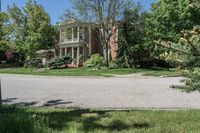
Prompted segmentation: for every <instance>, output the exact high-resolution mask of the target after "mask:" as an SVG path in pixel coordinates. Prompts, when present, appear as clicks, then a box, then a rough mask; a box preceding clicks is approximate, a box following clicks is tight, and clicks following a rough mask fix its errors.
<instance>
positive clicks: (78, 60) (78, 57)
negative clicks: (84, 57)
mask: <svg viewBox="0 0 200 133" xmlns="http://www.w3.org/2000/svg"><path fill="white" fill-rule="evenodd" d="M79 63H80V47H79V46H78V47H77V65H79Z"/></svg>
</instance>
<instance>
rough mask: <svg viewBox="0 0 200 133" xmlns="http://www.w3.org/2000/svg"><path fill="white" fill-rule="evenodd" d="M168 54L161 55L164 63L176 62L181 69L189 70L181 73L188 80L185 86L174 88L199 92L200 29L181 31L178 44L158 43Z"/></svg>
mask: <svg viewBox="0 0 200 133" xmlns="http://www.w3.org/2000/svg"><path fill="white" fill-rule="evenodd" d="M157 44H158V45H161V46H163V47H165V48H167V49H169V51H170V52H165V53H164V54H162V55H161V57H162V58H164V59H165V60H166V61H169V62H176V63H177V64H179V66H180V67H182V68H187V69H189V70H188V71H185V72H184V73H183V75H184V76H186V77H188V78H189V79H186V80H185V86H174V87H177V88H180V89H183V90H186V91H188V92H189V91H194V90H199V91H200V69H199V67H200V27H199V26H197V27H195V28H194V29H193V30H192V31H183V32H182V37H181V38H180V40H179V42H178V43H173V42H165V41H158V42H157ZM193 68H196V69H193Z"/></svg>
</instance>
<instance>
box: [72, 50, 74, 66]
mask: <svg viewBox="0 0 200 133" xmlns="http://www.w3.org/2000/svg"><path fill="white" fill-rule="evenodd" d="M72 60H74V47H72ZM72 64H74V61H72Z"/></svg>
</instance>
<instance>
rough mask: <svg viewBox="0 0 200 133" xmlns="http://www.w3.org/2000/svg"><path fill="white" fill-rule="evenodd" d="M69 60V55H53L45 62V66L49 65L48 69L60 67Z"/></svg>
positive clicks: (68, 62) (70, 60) (69, 61)
mask: <svg viewBox="0 0 200 133" xmlns="http://www.w3.org/2000/svg"><path fill="white" fill-rule="evenodd" d="M71 62H72V58H71V56H69V55H66V56H62V57H54V58H53V59H51V60H49V61H48V62H47V67H49V68H50V69H60V68H61V66H62V65H65V64H70V63H71Z"/></svg>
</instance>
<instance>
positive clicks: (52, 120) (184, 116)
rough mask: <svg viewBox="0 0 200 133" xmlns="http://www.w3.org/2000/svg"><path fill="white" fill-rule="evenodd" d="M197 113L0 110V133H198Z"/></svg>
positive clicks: (8, 108)
mask: <svg viewBox="0 0 200 133" xmlns="http://www.w3.org/2000/svg"><path fill="white" fill-rule="evenodd" d="M199 120H200V111H199V110H180V111H94V110H79V109H52V108H51V109H50V108H46V109H45V108H17V107H10V106H6V107H3V108H2V109H0V123H1V124H0V132H1V133H199V131H200V122H199Z"/></svg>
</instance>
